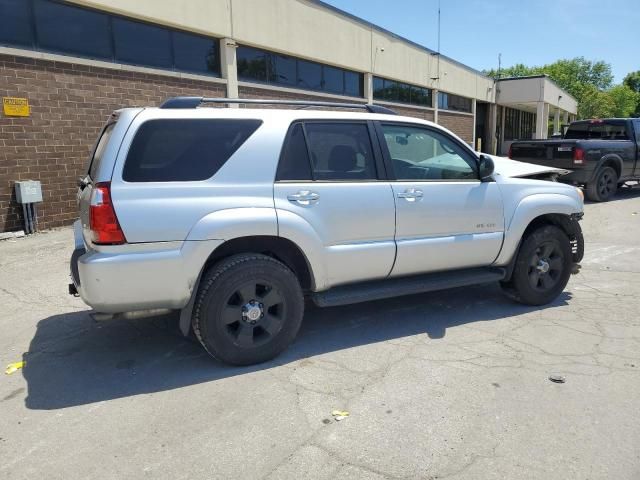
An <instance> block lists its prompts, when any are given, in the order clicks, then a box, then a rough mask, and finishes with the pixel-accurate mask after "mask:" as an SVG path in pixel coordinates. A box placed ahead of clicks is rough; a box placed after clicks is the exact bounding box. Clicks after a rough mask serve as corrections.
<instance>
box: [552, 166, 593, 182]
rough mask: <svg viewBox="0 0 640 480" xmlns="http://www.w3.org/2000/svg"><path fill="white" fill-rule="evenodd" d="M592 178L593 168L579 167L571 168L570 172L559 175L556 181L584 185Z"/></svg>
mask: <svg viewBox="0 0 640 480" xmlns="http://www.w3.org/2000/svg"><path fill="white" fill-rule="evenodd" d="M592 178H593V170H590V169H580V170H572V171H571V173H567V174H566V175H561V176H560V177H558V181H559V182H562V183H568V184H571V185H584V184H586V183H588V182H589V181H591V179H592Z"/></svg>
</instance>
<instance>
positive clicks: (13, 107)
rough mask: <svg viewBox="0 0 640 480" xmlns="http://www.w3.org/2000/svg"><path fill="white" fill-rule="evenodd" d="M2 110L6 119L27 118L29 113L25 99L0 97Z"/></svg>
mask: <svg viewBox="0 0 640 480" xmlns="http://www.w3.org/2000/svg"><path fill="white" fill-rule="evenodd" d="M2 109H3V111H4V114H5V115H6V116H7V117H28V116H29V114H30V113H31V109H30V108H29V100H28V99H26V98H17V97H2Z"/></svg>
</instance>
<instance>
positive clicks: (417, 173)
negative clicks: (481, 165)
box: [382, 124, 478, 180]
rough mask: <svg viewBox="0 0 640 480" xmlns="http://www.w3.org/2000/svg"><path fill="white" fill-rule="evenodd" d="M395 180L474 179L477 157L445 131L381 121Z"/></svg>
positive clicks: (475, 176)
mask: <svg viewBox="0 0 640 480" xmlns="http://www.w3.org/2000/svg"><path fill="white" fill-rule="evenodd" d="M382 132H383V134H384V139H385V143H386V145H387V148H388V149H389V155H390V157H391V163H392V165H393V172H394V174H395V178H396V179H397V180H477V179H478V175H477V174H476V167H475V164H476V161H475V159H474V158H473V157H472V156H471V155H470V154H469V153H468V152H466V151H465V150H464V149H463V148H462V147H461V146H460V145H458V144H457V143H456V142H454V141H453V140H452V139H450V138H448V137H447V136H445V135H444V134H442V133H440V132H437V131H435V130H430V129H426V128H421V127H413V126H408V125H407V126H405V125H393V124H386V125H385V124H383V125H382Z"/></svg>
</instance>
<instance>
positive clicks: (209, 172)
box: [122, 119, 262, 182]
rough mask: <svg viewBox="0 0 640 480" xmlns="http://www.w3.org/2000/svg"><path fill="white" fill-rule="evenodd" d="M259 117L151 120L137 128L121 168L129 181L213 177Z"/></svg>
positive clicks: (253, 126) (175, 180)
mask: <svg viewBox="0 0 640 480" xmlns="http://www.w3.org/2000/svg"><path fill="white" fill-rule="evenodd" d="M261 123H262V122H261V121H260V120H233V119H232V120H229V119H176V120H149V121H148V122H145V123H143V124H142V126H141V127H140V128H139V129H138V132H137V133H136V136H135V138H134V139H133V142H132V143H131V148H130V149H129V153H128V155H127V160H126V162H125V165H124V170H123V172H122V178H123V179H124V180H125V181H127V182H184V181H197V180H206V179H208V178H211V177H212V176H213V175H215V173H216V172H217V171H218V170H220V168H221V167H222V166H223V165H224V164H225V162H226V161H227V160H228V159H229V158H230V157H231V156H232V155H233V154H234V153H235V152H236V150H238V148H240V146H241V145H242V144H243V143H244V142H245V141H246V140H247V139H248V138H249V137H250V136H251V135H252V134H253V132H255V131H256V130H257V128H258V127H259V126H260V124H261Z"/></svg>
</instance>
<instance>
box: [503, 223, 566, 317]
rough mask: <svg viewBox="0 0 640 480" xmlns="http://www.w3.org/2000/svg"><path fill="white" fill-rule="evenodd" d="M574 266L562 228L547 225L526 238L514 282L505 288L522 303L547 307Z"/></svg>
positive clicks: (518, 258)
mask: <svg viewBox="0 0 640 480" xmlns="http://www.w3.org/2000/svg"><path fill="white" fill-rule="evenodd" d="M572 263H573V258H572V254H571V244H570V242H569V238H568V237H567V236H566V235H565V233H564V232H563V231H562V230H561V229H560V228H558V227H555V226H553V225H547V226H544V227H541V228H538V229H536V230H534V231H533V232H531V233H530V234H528V235H527V236H526V237H525V239H524V241H523V243H522V246H521V247H520V250H519V251H518V257H517V259H516V265H515V268H514V270H513V275H512V277H511V280H510V281H509V282H505V283H503V284H502V286H503V288H504V289H505V290H506V291H507V293H509V294H510V295H511V296H512V297H513V298H514V299H515V300H516V301H518V302H520V303H524V304H527V305H544V304H547V303H549V302H552V301H553V300H554V299H555V298H556V297H557V296H558V295H560V293H561V292H562V291H563V290H564V288H565V287H566V286H567V283H568V282H569V276H570V275H571V267H572Z"/></svg>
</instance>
